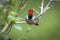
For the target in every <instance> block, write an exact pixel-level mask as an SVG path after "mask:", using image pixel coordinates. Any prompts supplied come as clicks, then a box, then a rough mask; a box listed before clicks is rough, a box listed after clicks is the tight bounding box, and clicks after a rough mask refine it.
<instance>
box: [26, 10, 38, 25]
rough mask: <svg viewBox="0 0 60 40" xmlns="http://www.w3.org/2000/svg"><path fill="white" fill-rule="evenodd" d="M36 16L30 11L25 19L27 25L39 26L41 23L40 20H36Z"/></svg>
mask: <svg viewBox="0 0 60 40" xmlns="http://www.w3.org/2000/svg"><path fill="white" fill-rule="evenodd" d="M35 17H36V16H34V15H33V10H32V9H30V10H28V15H27V16H26V17H25V20H26V23H28V24H30V25H31V24H34V25H39V24H38V22H39V19H38V18H37V19H35Z"/></svg>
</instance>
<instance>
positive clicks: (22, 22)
mask: <svg viewBox="0 0 60 40" xmlns="http://www.w3.org/2000/svg"><path fill="white" fill-rule="evenodd" d="M24 23H26V21H21V22H16V24H24Z"/></svg>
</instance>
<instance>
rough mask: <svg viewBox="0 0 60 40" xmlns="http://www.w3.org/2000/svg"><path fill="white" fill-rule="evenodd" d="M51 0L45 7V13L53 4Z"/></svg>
mask: <svg viewBox="0 0 60 40" xmlns="http://www.w3.org/2000/svg"><path fill="white" fill-rule="evenodd" d="M51 1H52V0H50V1H49V2H48V4H47V5H46V7H45V8H44V13H45V11H47V10H48V9H49V8H50V7H49V5H50V4H51Z"/></svg>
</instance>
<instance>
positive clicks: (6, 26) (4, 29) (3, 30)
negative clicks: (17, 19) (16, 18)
mask: <svg viewBox="0 0 60 40" xmlns="http://www.w3.org/2000/svg"><path fill="white" fill-rule="evenodd" d="M10 23H11V22H10V21H9V22H8V23H7V24H6V25H5V27H4V28H3V29H2V30H1V33H3V32H5V31H6V29H7V28H8V27H9V25H10Z"/></svg>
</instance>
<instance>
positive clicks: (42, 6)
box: [35, 0, 52, 19]
mask: <svg viewBox="0 0 60 40" xmlns="http://www.w3.org/2000/svg"><path fill="white" fill-rule="evenodd" d="M51 1H52V0H50V1H49V2H48V4H47V5H46V7H45V8H44V0H42V3H41V7H40V8H41V12H40V13H39V15H38V16H37V17H36V18H35V19H37V18H39V17H40V16H42V15H43V14H44V13H45V12H46V11H47V10H48V9H49V8H50V7H49V5H50V3H51Z"/></svg>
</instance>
